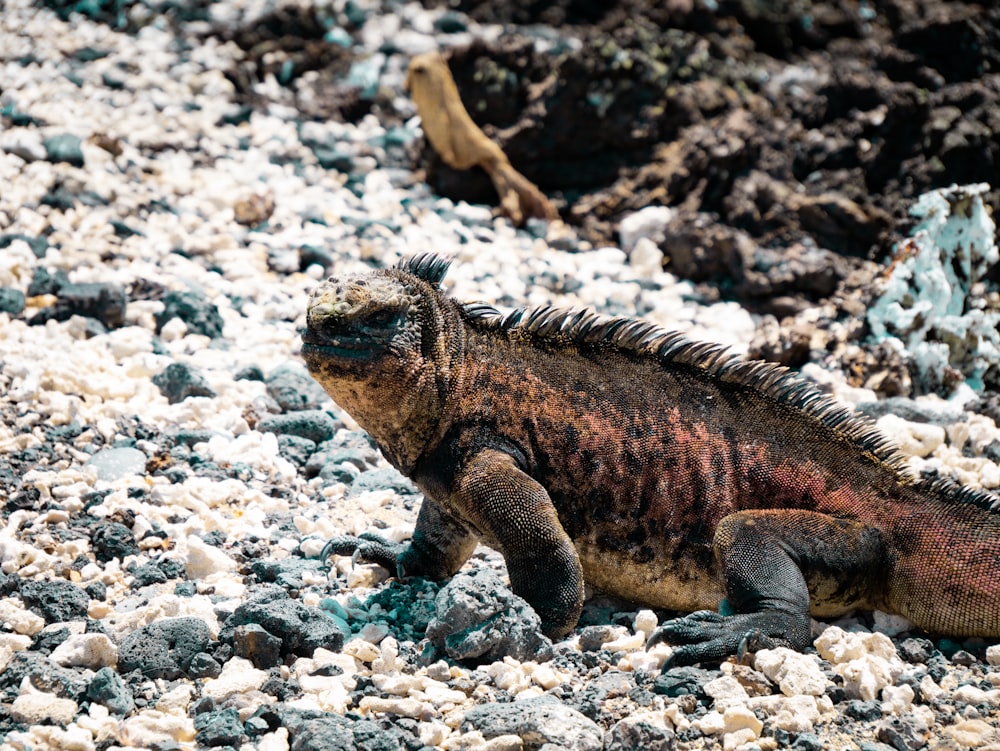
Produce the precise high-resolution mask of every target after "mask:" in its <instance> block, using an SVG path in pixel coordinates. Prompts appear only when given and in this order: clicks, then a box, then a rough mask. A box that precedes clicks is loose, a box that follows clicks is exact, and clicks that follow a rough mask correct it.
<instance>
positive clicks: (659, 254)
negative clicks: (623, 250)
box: [628, 237, 663, 278]
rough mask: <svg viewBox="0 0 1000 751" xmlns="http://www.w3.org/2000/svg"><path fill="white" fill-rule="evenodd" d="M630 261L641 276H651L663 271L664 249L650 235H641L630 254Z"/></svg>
mask: <svg viewBox="0 0 1000 751" xmlns="http://www.w3.org/2000/svg"><path fill="white" fill-rule="evenodd" d="M628 262H629V264H631V266H632V268H634V269H635V270H636V273H637V274H639V275H640V276H643V277H646V278H651V277H655V276H656V275H657V274H662V273H663V251H662V250H660V247H659V246H658V245H657V244H656V243H655V242H654V241H653V240H650V239H649V238H648V237H640V238H639V239H638V240H636V243H635V245H634V246H633V247H632V252H631V253H629V255H628Z"/></svg>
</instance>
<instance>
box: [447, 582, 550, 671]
mask: <svg viewBox="0 0 1000 751" xmlns="http://www.w3.org/2000/svg"><path fill="white" fill-rule="evenodd" d="M434 607H435V610H436V613H435V616H434V619H433V620H432V621H431V622H430V624H429V625H428V627H427V638H428V639H430V640H431V641H432V642H433V643H434V646H435V647H437V648H438V649H439V650H441V651H442V652H444V653H445V654H447V655H448V656H449V657H451V658H452V659H454V660H467V661H470V662H473V663H477V664H482V663H487V662H493V661H495V660H502V659H503V658H504V657H505V656H510V657H513V658H514V659H515V660H521V661H524V660H547V659H549V657H551V655H552V642H551V641H550V640H549V639H548V638H547V637H546V636H545V635H544V634H543V633H542V630H541V620H540V619H539V617H538V614H537V613H536V612H535V611H534V610H532V609H531V606H530V605H528V603H527V602H525V601H524V600H523V599H522V598H520V597H518V596H517V595H515V594H514V593H513V592H511V591H510V588H508V587H507V585H506V584H504V583H503V582H502V581H501V580H500V577H499V576H497V575H496V573H494V572H493V571H492V570H491V569H488V568H479V569H476V570H475V571H473V572H471V573H469V574H459V575H458V576H456V577H454V578H453V579H452V580H451V581H450V582H448V584H446V585H445V586H444V588H443V589H442V590H441V591H440V592H439V593H438V596H437V599H436V600H435V602H434Z"/></svg>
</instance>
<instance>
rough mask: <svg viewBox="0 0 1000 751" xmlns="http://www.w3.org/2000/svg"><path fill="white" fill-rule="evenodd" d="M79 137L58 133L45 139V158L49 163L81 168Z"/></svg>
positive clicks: (80, 142) (81, 155)
mask: <svg viewBox="0 0 1000 751" xmlns="http://www.w3.org/2000/svg"><path fill="white" fill-rule="evenodd" d="M82 143H83V142H82V141H81V140H80V136H75V135H73V134H72V133H60V134H58V135H55V136H50V137H48V138H46V139H45V141H44V142H43V145H44V146H45V158H46V159H47V160H48V161H50V162H67V163H69V164H71V165H73V166H74V167H82V166H83V149H82Z"/></svg>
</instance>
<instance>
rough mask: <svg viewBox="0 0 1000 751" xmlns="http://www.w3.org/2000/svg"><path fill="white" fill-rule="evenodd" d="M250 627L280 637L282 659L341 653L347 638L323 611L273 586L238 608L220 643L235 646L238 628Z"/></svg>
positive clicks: (223, 629)
mask: <svg viewBox="0 0 1000 751" xmlns="http://www.w3.org/2000/svg"><path fill="white" fill-rule="evenodd" d="M249 623H254V624H258V625H260V626H262V627H263V628H264V629H266V630H267V631H268V632H269V633H271V634H274V635H275V636H278V637H280V638H281V654H282V656H286V655H298V656H300V657H310V656H311V655H312V653H313V651H314V650H315V649H316V648H317V647H323V648H324V649H329V650H331V651H333V652H339V651H340V649H341V648H342V647H343V646H344V639H345V638H346V636H347V634H345V633H344V632H343V631H342V630H341V628H340V626H339V625H338V624H337V622H336V621H334V620H333V619H332V618H330V617H329V616H328V615H327V614H326V613H324V612H323V611H322V610H320V609H319V608H311V607H309V606H308V605H305V604H303V603H301V602H299V601H298V600H293V599H291V598H290V597H289V596H288V593H287V592H285V590H283V589H281V588H279V587H274V586H270V587H267V588H266V589H263V590H262V591H260V592H259V593H258V594H257V595H256V596H254V597H253V598H252V599H250V600H249V601H248V602H245V603H243V604H242V605H240V606H239V607H237V608H236V610H235V611H234V612H233V614H232V615H231V616H230V617H229V618H228V619H226V622H225V624H224V625H223V627H222V631H221V633H220V634H219V639H220V640H221V641H224V642H227V643H231V642H233V639H234V634H235V630H236V628H237V627H238V626H243V625H246V624H249Z"/></svg>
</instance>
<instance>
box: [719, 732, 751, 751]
mask: <svg viewBox="0 0 1000 751" xmlns="http://www.w3.org/2000/svg"><path fill="white" fill-rule="evenodd" d="M754 740H757V735H756V734H755V733H754V732H753V730H751V729H750V728H742V729H740V730H734V731H733V732H732V733H726V734H724V735H723V736H722V751H736V749H738V748H740V747H741V746H742V745H743V744H745V743H750V741H754Z"/></svg>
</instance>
